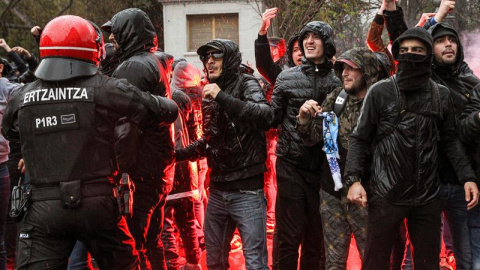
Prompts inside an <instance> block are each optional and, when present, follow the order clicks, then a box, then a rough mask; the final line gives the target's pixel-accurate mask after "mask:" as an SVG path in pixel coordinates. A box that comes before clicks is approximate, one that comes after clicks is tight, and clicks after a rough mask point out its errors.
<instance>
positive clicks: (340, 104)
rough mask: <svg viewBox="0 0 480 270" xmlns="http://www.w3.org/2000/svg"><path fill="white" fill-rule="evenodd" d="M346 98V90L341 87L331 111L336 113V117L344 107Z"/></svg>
mask: <svg viewBox="0 0 480 270" xmlns="http://www.w3.org/2000/svg"><path fill="white" fill-rule="evenodd" d="M347 100H348V94H347V91H345V89H342V91H340V94H338V96H337V99H336V100H335V104H334V105H333V112H334V113H335V114H336V115H337V117H339V116H340V114H342V112H343V110H344V109H345V106H346V105H347Z"/></svg>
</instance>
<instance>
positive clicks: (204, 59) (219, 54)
mask: <svg viewBox="0 0 480 270" xmlns="http://www.w3.org/2000/svg"><path fill="white" fill-rule="evenodd" d="M210 57H213V60H220V59H222V58H223V52H210V53H206V54H204V55H200V60H202V62H204V63H205V62H207V61H208V60H209V59H210Z"/></svg>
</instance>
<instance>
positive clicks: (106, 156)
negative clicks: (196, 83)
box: [2, 15, 177, 269]
mask: <svg viewBox="0 0 480 270" xmlns="http://www.w3.org/2000/svg"><path fill="white" fill-rule="evenodd" d="M103 54H104V50H103V38H102V34H101V31H100V30H99V28H98V27H96V26H95V25H93V24H92V23H90V22H89V21H87V20H85V19H82V18H80V17H77V16H70V15H67V16H60V17H57V18H55V19H53V20H52V21H50V22H49V23H48V24H47V25H46V26H45V28H44V30H43V32H42V35H41V38H40V55H41V57H42V61H41V63H40V65H39V67H38V69H37V70H36V72H35V75H36V77H37V78H38V80H37V81H35V82H33V83H31V84H28V85H26V86H24V87H23V88H22V89H21V90H19V92H18V94H16V95H15V96H14V97H13V98H12V100H11V101H10V103H9V104H8V107H7V110H6V113H5V115H4V118H3V123H2V131H3V134H4V135H5V136H6V137H7V138H8V139H9V140H15V139H20V142H21V146H22V153H23V155H24V159H25V163H26V170H27V174H28V175H29V177H30V184H31V191H30V198H29V202H30V205H29V208H28V210H27V212H26V213H25V216H24V218H23V220H22V222H21V225H20V231H19V243H18V259H17V269H46V268H48V269H63V268H66V265H67V259H68V256H69V254H70V252H71V250H72V248H73V245H74V244H75V241H76V240H79V241H81V242H83V243H84V244H85V246H86V247H87V249H88V250H89V251H90V252H91V253H92V255H93V256H94V257H95V259H96V262H97V263H98V265H99V267H100V268H101V269H137V268H138V254H137V252H136V251H135V246H134V240H133V238H132V236H131V234H130V232H129V230H128V227H127V224H126V221H125V218H124V217H122V216H121V215H120V214H118V213H117V208H118V205H117V203H116V202H117V200H115V198H114V195H113V188H114V186H113V182H114V179H115V177H114V175H115V173H116V171H117V163H116V159H115V153H114V147H113V142H114V126H115V123H116V122H117V121H118V119H120V118H121V117H127V118H128V119H129V121H130V122H132V123H134V124H135V125H137V126H139V128H140V129H143V128H145V127H147V126H151V125H157V124H169V123H172V122H173V121H175V119H176V117H177V107H176V105H175V103H174V102H173V101H171V100H169V99H166V98H163V97H158V96H153V95H150V94H148V93H144V92H141V91H139V90H138V89H137V88H136V87H134V86H133V85H131V84H129V83H128V82H127V81H126V80H118V79H112V78H109V77H106V76H103V75H100V74H99V73H98V65H99V62H100V60H101V59H102V57H103Z"/></svg>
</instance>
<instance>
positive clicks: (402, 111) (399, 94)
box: [375, 75, 406, 142]
mask: <svg viewBox="0 0 480 270" xmlns="http://www.w3.org/2000/svg"><path fill="white" fill-rule="evenodd" d="M396 76H397V75H394V76H391V77H390V81H391V82H392V84H393V87H394V89H395V93H396V94H397V100H398V102H399V106H398V112H397V115H396V116H395V119H394V121H393V123H392V125H391V126H390V127H387V128H386V129H385V131H384V132H383V134H379V135H377V136H376V138H375V140H376V141H377V142H379V141H381V140H382V139H383V138H385V137H387V136H388V135H390V134H392V133H393V132H394V131H395V129H397V127H398V124H400V121H402V118H403V115H404V114H405V111H406V100H405V95H404V94H403V93H402V92H401V91H400V89H399V88H398V84H397V80H396Z"/></svg>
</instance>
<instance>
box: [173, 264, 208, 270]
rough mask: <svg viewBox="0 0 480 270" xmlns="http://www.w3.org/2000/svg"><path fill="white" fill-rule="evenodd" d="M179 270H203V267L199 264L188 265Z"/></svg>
mask: <svg viewBox="0 0 480 270" xmlns="http://www.w3.org/2000/svg"><path fill="white" fill-rule="evenodd" d="M178 270H202V266H201V265H200V264H199V263H197V264H191V263H187V264H186V265H182V266H180V267H179V268H178Z"/></svg>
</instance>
